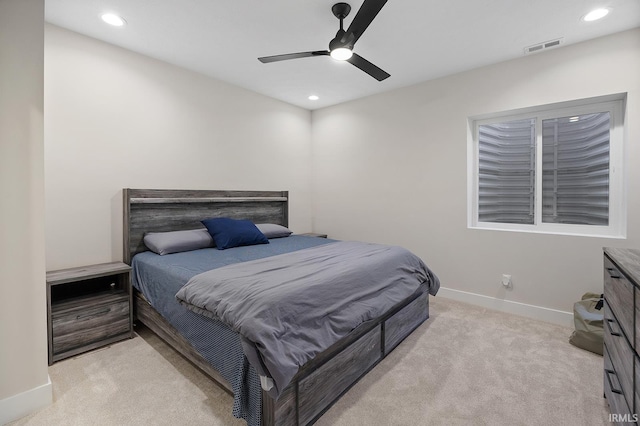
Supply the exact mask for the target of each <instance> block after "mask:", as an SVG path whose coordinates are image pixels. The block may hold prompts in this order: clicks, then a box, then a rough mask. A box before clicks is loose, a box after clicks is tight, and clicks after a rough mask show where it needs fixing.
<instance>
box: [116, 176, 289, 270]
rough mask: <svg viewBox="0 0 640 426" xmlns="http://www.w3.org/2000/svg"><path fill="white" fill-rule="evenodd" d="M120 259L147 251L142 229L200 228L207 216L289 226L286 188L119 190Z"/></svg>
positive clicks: (125, 259)
mask: <svg viewBox="0 0 640 426" xmlns="http://www.w3.org/2000/svg"><path fill="white" fill-rule="evenodd" d="M122 193H123V197H124V203H123V205H124V218H123V223H122V229H123V237H124V238H123V242H124V250H123V255H124V261H125V263H127V264H131V259H132V258H133V256H134V255H135V254H137V253H140V252H143V251H147V250H148V249H147V247H146V246H145V245H144V242H143V238H144V234H145V233H146V232H166V231H180V230H185V229H196V228H204V226H203V225H202V224H201V223H200V221H201V220H203V219H207V218H211V217H230V218H233V219H249V220H251V221H253V222H254V223H277V224H279V225H283V226H289V193H288V191H217V190H173V189H130V188H125V189H123V190H122Z"/></svg>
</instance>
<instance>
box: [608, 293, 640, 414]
mask: <svg viewBox="0 0 640 426" xmlns="http://www.w3.org/2000/svg"><path fill="white" fill-rule="evenodd" d="M604 322H605V326H604V344H605V345H606V346H607V351H608V353H609V357H610V359H611V362H612V364H613V365H615V370H616V374H617V379H618V381H619V382H620V386H621V388H622V391H623V393H624V396H625V399H626V401H627V404H628V406H629V407H633V398H634V396H633V395H634V389H633V375H634V372H633V363H634V358H635V355H634V353H633V349H632V348H631V347H630V346H629V343H627V339H625V337H624V336H623V335H622V333H621V332H620V326H619V325H618V324H619V323H618V321H617V320H616V318H615V317H614V315H612V313H611V308H610V306H609V304H608V303H607V302H606V301H605V311H604ZM606 376H607V373H606V371H605V379H606Z"/></svg>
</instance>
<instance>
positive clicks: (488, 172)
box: [478, 119, 536, 224]
mask: <svg viewBox="0 0 640 426" xmlns="http://www.w3.org/2000/svg"><path fill="white" fill-rule="evenodd" d="M479 141H480V142H479V172H478V173H479V200H478V216H479V219H480V221H482V222H502V223H528V224H533V219H534V217H533V216H534V209H535V172H536V170H535V154H536V151H535V142H536V141H535V120H533V119H526V120H517V121H509V122H506V123H496V124H487V125H482V126H480V127H479Z"/></svg>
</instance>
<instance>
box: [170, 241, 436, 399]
mask: <svg viewBox="0 0 640 426" xmlns="http://www.w3.org/2000/svg"><path fill="white" fill-rule="evenodd" d="M423 284H426V285H427V286H428V289H429V292H430V293H431V294H433V295H435V294H436V292H437V291H438V288H439V286H440V284H439V281H438V278H437V277H436V276H435V275H434V274H433V273H432V272H431V271H430V270H429V268H427V266H426V265H425V264H424V263H423V262H422V260H420V258H418V257H417V256H415V255H414V254H412V253H411V252H409V251H408V250H406V249H403V248H401V247H395V246H385V245H379V244H368V243H360V242H352V241H346V242H335V243H330V244H325V245H322V246H318V247H313V248H309V249H304V250H299V251H296V252H292V253H287V254H282V255H278V256H272V257H268V258H264V259H258V260H253V261H249V262H242V263H238V264H234V265H229V266H225V267H221V268H218V269H214V270H211V271H207V272H204V273H202V274H199V275H196V276H194V277H193V278H192V279H191V280H189V282H188V283H187V284H186V285H185V286H184V287H182V288H181V289H180V291H178V293H177V294H176V297H177V298H178V300H179V301H180V303H182V304H183V305H185V306H186V307H187V308H189V309H191V310H193V311H195V312H198V313H200V314H203V315H206V316H209V317H212V318H218V319H220V320H221V321H223V322H224V323H226V324H227V325H228V326H229V327H231V329H233V330H234V331H236V332H238V333H239V334H240V335H241V336H242V339H243V348H244V349H245V353H246V354H247V357H248V358H249V360H250V361H251V363H252V364H253V365H254V368H256V370H257V371H258V372H259V374H261V375H265V376H268V377H271V378H273V381H274V384H275V386H274V388H272V389H271V390H270V391H269V393H270V395H271V396H273V397H277V396H278V395H279V394H280V392H281V391H282V390H283V389H284V388H285V387H286V386H287V385H288V384H289V383H290V381H291V379H292V378H293V376H294V375H295V374H296V372H297V371H298V369H299V368H300V367H301V366H303V365H304V364H305V363H306V362H307V361H309V360H310V359H312V358H313V357H314V356H315V355H316V354H318V353H320V352H322V351H323V350H325V349H327V348H328V347H329V346H331V345H332V344H333V343H335V342H336V341H338V340H339V339H340V338H342V337H344V336H346V335H347V334H349V332H351V331H352V330H353V329H355V328H356V327H357V326H359V325H360V324H362V323H364V322H366V321H369V320H372V319H375V318H376V317H379V316H380V315H382V314H383V313H384V312H386V311H388V310H389V309H390V308H392V307H393V306H394V305H396V304H397V303H399V302H401V301H402V300H404V299H406V298H407V297H409V296H411V295H412V294H413V293H414V292H416V291H417V290H418V288H419V287H420V286H421V285H423Z"/></svg>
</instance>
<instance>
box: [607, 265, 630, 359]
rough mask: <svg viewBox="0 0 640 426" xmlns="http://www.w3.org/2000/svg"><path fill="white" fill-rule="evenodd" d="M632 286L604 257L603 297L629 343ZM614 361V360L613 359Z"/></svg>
mask: <svg viewBox="0 0 640 426" xmlns="http://www.w3.org/2000/svg"><path fill="white" fill-rule="evenodd" d="M633 293H634V286H633V284H631V283H630V282H629V280H627V279H626V278H625V276H624V275H622V273H621V272H620V271H619V270H618V268H617V267H616V266H615V265H614V264H613V262H612V261H611V260H610V259H609V258H608V257H606V256H605V257H604V298H605V300H606V301H607V303H609V307H610V308H611V310H612V311H613V312H614V314H615V316H616V318H617V320H618V323H619V324H620V328H622V330H623V331H624V333H625V335H626V336H627V338H628V339H629V341H630V342H631V343H633V339H634V333H633V331H634V324H633V318H634V315H635V312H634V306H633ZM614 362H615V361H614Z"/></svg>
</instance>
